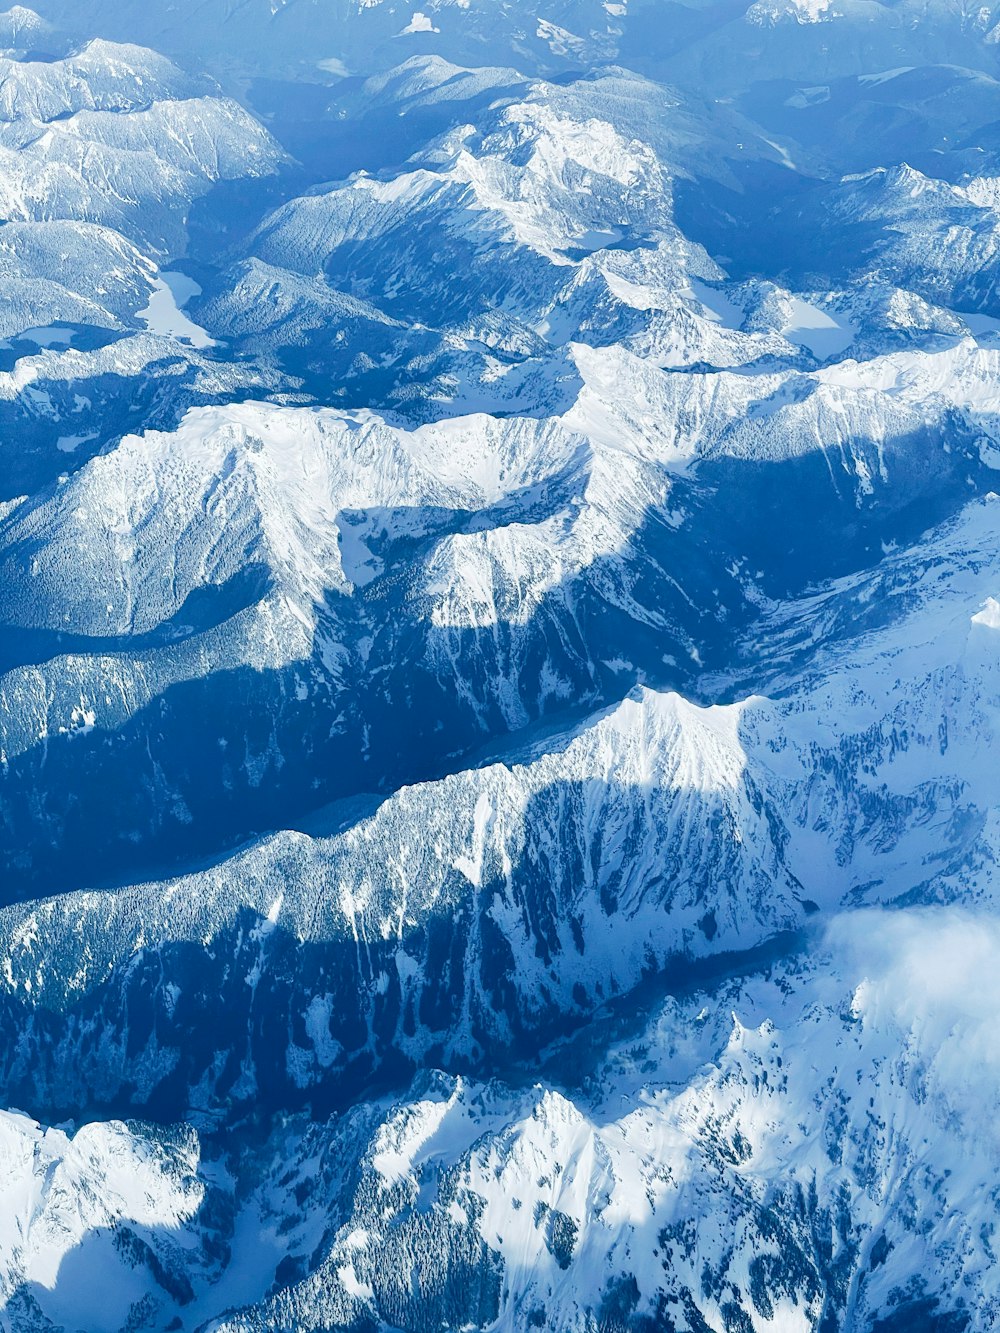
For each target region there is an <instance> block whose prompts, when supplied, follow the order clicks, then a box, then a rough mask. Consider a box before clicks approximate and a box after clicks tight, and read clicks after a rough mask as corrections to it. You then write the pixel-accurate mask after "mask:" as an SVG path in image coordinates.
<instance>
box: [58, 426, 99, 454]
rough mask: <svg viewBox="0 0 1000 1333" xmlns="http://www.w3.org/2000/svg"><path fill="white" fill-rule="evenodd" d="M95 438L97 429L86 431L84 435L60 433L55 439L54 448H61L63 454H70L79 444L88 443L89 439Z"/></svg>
mask: <svg viewBox="0 0 1000 1333" xmlns="http://www.w3.org/2000/svg"><path fill="white" fill-rule="evenodd" d="M96 439H97V431H96V430H91V431H88V432H87V434H86V435H60V436H59V438H58V440H56V448H57V449H60V450H62V452H63V453H64V454H71V453H73V452H74V450H76V449H77V448H78V447H79V446H80V445H81V444H89V443H90V441H91V440H96Z"/></svg>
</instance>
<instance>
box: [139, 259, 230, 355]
mask: <svg viewBox="0 0 1000 1333" xmlns="http://www.w3.org/2000/svg"><path fill="white" fill-rule="evenodd" d="M154 281H155V289H154V291H153V293H152V295H151V296H150V298H149V305H147V306H146V307H145V309H143V310H140V311H139V312H138V318H139V319H141V320H142V321H143V323H144V324H145V325H146V328H147V329H149V331H150V333H159V334H161V335H162V336H163V337H165V338H176V339H177V340H178V342H186V343H190V344H191V346H192V347H214V346H215V345H216V344H215V341H214V339H212V338H210V337H209V336H208V334H207V332H206V331H205V330H204V329H203V328H202V327H201V325H200V324H196V323H195V322H194V320H192V319H189V318H188V316H187V315H185V313H184V306H185V305H187V303H188V301H190V300H191V298H192V296H200V295H201V288H200V287H199V285H198V284H197V283H196V282H195V281H194V279H193V278H189V277H188V276H187V274H186V273H161V274H160V275H159V277H158V278H156V279H155V280H154Z"/></svg>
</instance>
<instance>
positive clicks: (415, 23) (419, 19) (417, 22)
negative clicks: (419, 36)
mask: <svg viewBox="0 0 1000 1333" xmlns="http://www.w3.org/2000/svg"><path fill="white" fill-rule="evenodd" d="M440 31H441V29H440V28H435V26H434V24H433V23H432V22H431V20H430V18H429V16H428V15H427V14H422V13H421V12H420V10H419V9H418V10H415V11H414V14H413V17H412V18H411V19H410V21H409V23H408V24H407V25H406V27H405V28H404V29H403V31H402V32H401V33H400V36H401V37H406V36H408V35H409V34H410V33H411V32H440Z"/></svg>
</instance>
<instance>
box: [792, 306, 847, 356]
mask: <svg viewBox="0 0 1000 1333" xmlns="http://www.w3.org/2000/svg"><path fill="white" fill-rule="evenodd" d="M791 307H792V308H791V312H790V319H789V322H788V324H787V325H786V326H785V327H784V328H783V329H782V334H783V335H784V337H786V338H787V339H788V341H789V342H791V343H795V345H796V346H797V347H805V348H806V349H807V350H808V351H810V352H812V354H813V356H815V357H817V358H818V359H819V360H821V361H822V360H825V359H826V358H827V357H830V356H836V354H837V353H838V352H842V351H844V349H845V348H847V347H850V345H851V343H852V342H853V341H854V333H855V329H854V326H853V325H851V324H848V323H847V322H846V321H841V320H837V319H834V318H833V316H832V315H828V314H827V313H826V311H825V310H820V309H819V308H818V307H817V306H814V305H810V304H809V302H808V301H803V300H802V299H801V297H798V296H795V297H793V298H792V302H791Z"/></svg>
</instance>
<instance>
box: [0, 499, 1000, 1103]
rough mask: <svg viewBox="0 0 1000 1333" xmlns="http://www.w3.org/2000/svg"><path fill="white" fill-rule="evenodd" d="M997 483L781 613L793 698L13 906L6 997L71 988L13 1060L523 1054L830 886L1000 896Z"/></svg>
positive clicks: (822, 900)
mask: <svg viewBox="0 0 1000 1333" xmlns="http://www.w3.org/2000/svg"><path fill="white" fill-rule="evenodd" d="M996 504H997V502H996V500H995V499H992V500H988V501H985V502H982V503H980V504H976V505H974V506H972V507H971V508H970V509H969V510H968V511H967V513H966V514H965V515H964V516H963V518H962V520H961V522H959V523H956V524H952V525H949V526H947V527H946V528H945V529H943V530H942V531H941V532H940V533H938V534H936V535H935V537H934V539H933V540H931V539H930V538H928V539H927V541H926V544H925V547H924V550H923V552H922V553H921V555H920V556H919V557H916V558H915V557H914V556H913V555H907V556H905V557H899V558H898V559H897V560H895V561H892V562H887V564H886V566H885V568H884V569H883V570H882V571H880V572H879V574H878V575H874V576H873V575H867V576H864V577H861V578H859V577H855V578H852V579H848V580H844V581H842V582H841V583H838V584H836V585H833V586H832V587H831V588H830V589H828V590H826V591H825V592H824V593H822V594H821V595H819V596H817V597H813V598H810V599H809V601H808V602H807V603H805V604H803V605H801V606H799V607H797V608H795V609H794V611H792V610H790V609H787V608H783V609H782V611H781V612H780V613H778V614H776V615H775V616H774V617H773V623H772V624H771V626H770V629H769V630H768V635H767V637H765V638H764V640H763V643H764V645H765V646H769V647H770V653H771V667H770V670H771V674H772V680H773V693H772V694H771V697H759V696H758V697H750V698H748V699H745V700H744V701H742V702H740V703H734V704H729V705H717V706H714V707H709V708H698V707H695V706H693V705H691V704H689V703H687V702H685V701H684V700H683V699H681V698H679V697H678V696H677V695H669V694H657V693H654V692H651V691H642V692H640V693H638V694H637V695H636V696H635V697H633V698H632V699H630V700H628V701H626V702H625V703H624V704H622V705H621V706H620V707H619V708H617V709H616V710H614V711H612V712H610V713H609V714H607V715H605V716H603V717H600V718H598V719H597V720H594V721H592V722H590V723H588V724H587V725H586V726H584V727H583V728H582V729H580V730H578V731H577V732H575V733H570V734H569V735H568V736H565V737H553V738H551V739H549V740H548V741H546V742H543V743H540V744H538V745H537V746H535V747H534V749H533V751H532V752H531V753H529V754H527V755H526V756H524V757H523V758H522V759H521V761H520V762H518V763H512V762H510V761H508V762H506V763H501V764H487V765H485V766H484V767H482V768H478V769H475V770H470V771H468V772H464V773H459V774H456V775H454V776H452V777H449V778H446V779H444V780H443V781H440V782H436V783H424V784H421V785H418V786H414V787H409V788H403V789H401V790H400V791H398V792H397V793H396V794H395V795H394V796H392V797H391V798H390V799H388V800H386V801H384V802H383V803H382V804H381V805H380V806H379V808H378V809H377V811H375V813H373V814H369V815H366V816H363V817H359V814H358V813H357V812H356V811H352V810H351V809H350V808H347V809H344V810H342V811H333V812H331V816H330V817H331V818H338V819H340V820H342V821H344V822H345V823H346V824H347V825H348V827H346V828H345V829H344V830H343V831H342V832H337V833H335V834H333V835H332V836H330V835H327V836H318V835H317V833H314V834H313V835H312V836H310V835H306V834H303V833H296V834H291V833H289V834H281V835H278V836H276V837H274V838H271V839H268V840H266V841H264V842H262V843H260V844H255V845H253V846H251V847H250V848H248V849H247V850H246V851H244V852H242V853H240V854H239V855H238V856H237V857H236V858H234V859H233V860H231V861H228V862H224V863H222V864H221V865H219V866H217V867H214V868H213V869H211V870H207V871H204V872H202V873H200V874H198V875H195V876H191V877H188V878H185V879H180V880H174V881H170V882H167V883H164V884H151V885H148V886H145V887H144V888H142V889H137V890H124V889H118V890H115V891H114V892H112V893H102V894H93V895H72V896H70V897H68V898H62V899H55V900H54V901H53V902H52V903H51V904H49V905H45V904H34V905H29V906H28V907H25V908H19V909H11V910H10V911H9V912H8V914H7V916H6V918H5V931H6V933H7V935H8V937H9V938H10V940H11V945H10V948H9V952H8V955H7V961H6V962H5V964H4V967H5V969H6V976H7V989H8V998H7V1001H6V1004H7V1009H8V1013H9V1015H10V1018H9V1026H10V1027H11V1029H12V1030H16V1031H20V1030H21V1023H22V1020H21V1019H20V1018H19V1017H18V1014H19V1013H20V1012H21V1011H22V1010H23V1008H24V1007H25V1006H28V1007H33V1006H34V1004H36V1003H37V1002H39V1001H40V1000H41V1001H43V1002H44V1006H45V1009H46V1011H48V1010H49V1009H52V1010H54V1012H53V1013H51V1014H49V1013H46V1014H45V1015H44V1016H43V1015H42V1014H39V1015H38V1017H37V1020H35V1021H36V1023H37V1030H38V1036H37V1039H36V1038H34V1037H33V1038H30V1039H25V1038H24V1037H21V1038H20V1039H19V1041H18V1043H17V1045H16V1046H11V1047H10V1048H9V1049H8V1051H7V1052H6V1055H5V1064H6V1079H7V1081H8V1086H12V1087H17V1088H21V1089H23V1094H24V1095H27V1094H28V1092H29V1090H30V1089H31V1088H34V1089H35V1090H36V1093H35V1095H36V1096H40V1097H41V1102H40V1105H41V1106H42V1107H44V1108H52V1109H53V1110H58V1111H60V1112H62V1111H63V1110H65V1108H67V1107H69V1106H72V1105H73V1104H74V1103H75V1102H76V1101H78V1100H80V1099H82V1100H85V1101H89V1100H92V1099H96V1100H99V1101H103V1102H106V1103H108V1104H110V1105H112V1106H118V1105H120V1099H121V1097H122V1096H129V1095H134V1096H136V1097H137V1099H138V1104H139V1105H146V1104H147V1103H148V1104H149V1105H151V1106H155V1107H157V1108H159V1109H160V1110H161V1111H162V1112H163V1113H165V1114H168V1115H171V1116H173V1115H177V1114H180V1113H181V1111H182V1110H183V1106H184V1104H185V1102H184V1099H185V1098H192V1097H193V1098H194V1104H195V1105H198V1106H200V1107H201V1108H202V1109H203V1110H206V1111H209V1110H210V1111H212V1112H214V1113H221V1112H222V1111H223V1110H224V1108H225V1107H226V1106H227V1105H229V1106H232V1105H239V1104H240V1103H241V1102H242V1101H244V1100H245V1099H248V1098H254V1099H258V1100H260V1101H261V1102H262V1104H265V1105H272V1104H275V1103H278V1104H280V1103H281V1102H282V1101H283V1100H284V1099H286V1098H291V1099H292V1100H293V1101H294V1100H296V1098H299V1097H302V1096H305V1097H312V1096H314V1095H315V1096H316V1097H318V1098H320V1099H321V1100H323V1099H326V1098H328V1097H330V1096H333V1097H334V1098H342V1097H343V1096H344V1095H345V1093H344V1089H345V1088H353V1087H356V1086H363V1085H364V1084H365V1082H366V1081H367V1080H368V1079H370V1078H372V1077H384V1076H385V1074H386V1073H387V1072H389V1071H392V1070H394V1069H396V1068H398V1067H407V1066H412V1064H414V1063H416V1064H420V1063H423V1062H425V1061H426V1060H428V1059H430V1060H445V1061H450V1062H455V1061H458V1062H460V1063H461V1064H463V1065H464V1066H465V1067H468V1068H480V1067H484V1066H485V1067H487V1068H489V1067H490V1066H491V1065H493V1064H495V1063H496V1062H497V1061H498V1060H500V1061H507V1060H511V1059H519V1058H523V1057H524V1056H525V1055H526V1054H528V1053H529V1052H530V1051H531V1050H532V1049H533V1048H534V1047H535V1046H536V1045H537V1043H538V1042H539V1041H540V1040H548V1039H550V1038H551V1037H553V1036H554V1035H556V1034H557V1032H558V1031H559V1027H560V1024H567V1023H568V1024H569V1025H571V1026H572V1025H574V1024H575V1023H576V1022H577V1021H579V1020H580V1019H582V1017H583V1016H584V1014H585V1013H586V1012H587V1009H588V1007H589V1006H592V1005H594V1004H600V1003H601V1002H603V1001H605V1000H606V999H609V998H610V997H612V996H614V995H618V994H625V993H627V992H628V991H629V990H630V989H631V988H632V987H633V986H635V985H636V984H637V983H638V982H639V981H640V980H641V979H642V978H643V977H644V976H646V975H648V974H649V973H651V972H656V971H658V970H659V969H662V968H665V969H666V974H665V975H666V976H667V977H668V978H669V977H670V975H671V969H674V974H675V975H676V976H677V978H678V980H679V981H680V980H682V979H683V978H684V977H685V976H686V975H687V972H686V971H685V968H686V966H687V964H683V965H679V964H678V960H679V959H681V958H687V959H690V958H699V957H707V956H710V955H715V954H720V953H721V954H728V953H733V954H738V953H739V952H740V951H741V950H747V949H752V948H753V947H754V946H757V945H759V944H761V943H763V942H764V941H765V940H766V939H767V938H768V937H769V936H770V935H773V934H775V933H776V932H782V931H788V930H793V929H795V928H796V927H798V926H800V925H801V924H802V922H803V921H804V920H805V919H806V917H807V916H808V915H809V914H810V913H813V912H815V911H816V910H818V909H823V910H831V909H833V908H835V907H837V906H840V905H845V906H847V905H858V904H861V903H865V902H869V903H870V902H883V903H885V902H896V903H905V902H914V901H916V902H920V901H928V900H935V899H936V900H945V901H949V902H957V901H960V900H963V901H970V900H972V899H978V900H980V901H983V902H986V903H989V902H992V901H993V897H994V891H993V888H992V867H993V865H994V864H995V861H996V857H997V854H998V845H997V828H996V821H995V818H994V817H993V814H992V800H993V792H994V779H993V774H994V772H995V753H996V745H997V737H996V727H995V716H994V713H995V699H996V692H997V675H996V673H997V657H996V644H995V625H994V621H995V619H996V617H995V613H994V612H995V604H994V599H993V598H992V594H991V592H990V590H991V589H995V588H996V586H997V570H996V560H995V532H996V526H995V524H996V514H995V509H996ZM904 681H905V682H906V688H905V691H904V690H902V682H904ZM84 939H85V940H86V946H85V956H86V960H87V961H86V962H85V963H81V961H80V947H81V946H80V941H81V940H84ZM60 941H63V942H62V943H60ZM695 975H697V973H696V974H695ZM668 984H669V983H668ZM220 993H221V994H222V995H224V996H225V1014H226V1017H225V1020H224V1022H222V1023H221V1024H220V1022H218V1021H216V1022H213V1023H212V1024H211V1026H210V1027H209V1026H206V1020H207V1015H208V1013H209V1012H211V1011H213V1010H214V1008H215V1006H216V1005H217V1003H218V995H219V994H220ZM317 1024H318V1025H319V1026H318V1027H317V1026H316V1025H317ZM223 1033H225V1036H224V1037H223V1035H222V1034H223ZM199 1034H201V1035H199ZM112 1051H114V1052H115V1054H114V1056H113V1058H112V1055H111V1052H112ZM111 1070H113V1071H114V1072H113V1073H111V1072H109V1071H111ZM196 1086H197V1087H198V1088H199V1089H200V1091H197V1092H195V1091H193V1090H194V1089H195V1088H196ZM129 1087H132V1088H134V1089H135V1092H134V1093H132V1094H129V1093H128V1091H127V1089H128V1088H129Z"/></svg>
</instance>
